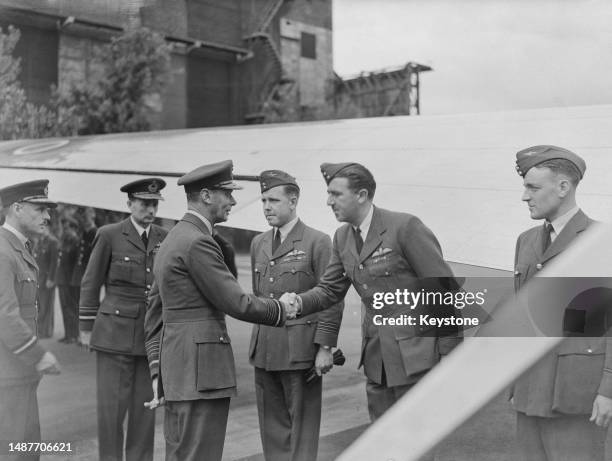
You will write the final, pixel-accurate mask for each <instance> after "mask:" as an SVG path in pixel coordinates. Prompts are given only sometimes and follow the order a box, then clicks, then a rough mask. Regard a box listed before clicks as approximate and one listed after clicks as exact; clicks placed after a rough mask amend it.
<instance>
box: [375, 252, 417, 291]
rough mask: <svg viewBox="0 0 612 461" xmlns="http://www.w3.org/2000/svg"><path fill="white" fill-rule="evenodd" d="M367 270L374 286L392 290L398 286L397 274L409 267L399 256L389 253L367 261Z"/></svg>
mask: <svg viewBox="0 0 612 461" xmlns="http://www.w3.org/2000/svg"><path fill="white" fill-rule="evenodd" d="M366 269H367V273H368V275H369V276H370V278H371V279H372V283H373V284H374V285H376V286H377V287H380V288H389V289H391V288H394V287H395V286H396V285H397V274H399V273H401V272H402V271H404V270H406V269H407V266H406V263H405V261H404V260H403V258H402V257H401V256H400V255H399V254H396V253H388V254H386V255H384V256H380V257H371V258H369V259H368V260H367V261H366Z"/></svg>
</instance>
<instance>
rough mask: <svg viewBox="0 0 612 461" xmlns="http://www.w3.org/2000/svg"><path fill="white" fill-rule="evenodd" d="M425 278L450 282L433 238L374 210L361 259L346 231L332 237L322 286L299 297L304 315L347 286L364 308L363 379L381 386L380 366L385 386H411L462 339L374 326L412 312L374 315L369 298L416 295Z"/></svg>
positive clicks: (418, 226) (405, 220)
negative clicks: (397, 292) (379, 318)
mask: <svg viewBox="0 0 612 461" xmlns="http://www.w3.org/2000/svg"><path fill="white" fill-rule="evenodd" d="M425 277H451V278H452V277H453V274H452V271H451V269H450V267H449V266H448V265H447V264H446V262H444V259H443V258H442V251H441V249H440V245H439V243H438V241H437V239H436V237H435V236H434V235H433V233H432V232H431V231H430V230H429V229H428V228H427V227H426V226H425V225H424V224H423V223H422V222H421V220H420V219H419V218H417V217H416V216H413V215H410V214H407V213H397V212H392V211H388V210H384V209H381V208H377V207H374V212H373V216H372V222H371V224H370V229H369V231H368V235H367V237H366V239H365V241H364V244H363V247H362V250H361V253H360V254H357V249H356V245H355V238H354V232H353V229H352V227H351V226H350V225H348V224H346V225H344V226H342V227H340V228H339V229H338V230H337V231H336V234H335V235H334V241H333V252H332V259H331V262H330V264H329V266H328V268H327V270H326V271H325V274H324V275H323V277H322V279H321V282H320V283H319V284H318V285H317V287H315V288H313V289H312V290H309V291H308V292H306V293H305V294H303V295H302V301H303V309H304V314H307V313H309V312H312V311H316V310H318V309H320V308H321V307H322V306H325V305H328V304H329V303H333V302H337V301H339V300H341V299H342V298H343V297H344V295H345V294H346V292H347V290H348V288H349V286H350V285H351V283H352V284H353V286H354V287H355V289H356V290H357V293H358V294H359V296H360V297H361V300H362V302H363V304H364V305H365V306H366V308H365V310H364V315H363V318H362V334H363V342H362V354H361V363H360V365H363V366H364V371H365V374H366V376H367V377H368V378H370V379H372V380H373V381H375V382H378V383H381V378H382V367H383V365H384V371H385V375H386V380H387V385H388V386H398V385H403V384H410V383H414V382H416V381H417V380H418V379H419V378H420V377H421V376H422V375H423V374H424V373H425V372H426V371H428V370H429V369H430V368H432V367H433V366H434V365H435V364H436V363H437V362H438V361H439V359H440V355H445V354H447V353H449V352H450V351H451V350H452V349H453V348H454V347H455V346H456V345H457V344H458V342H459V341H460V340H461V338H459V337H458V336H456V335H455V336H448V337H441V338H438V337H436V336H435V335H432V334H431V333H430V332H427V331H426V330H427V327H422V326H419V325H415V326H408V325H406V326H389V325H384V326H382V325H381V326H377V325H375V324H374V321H373V316H374V315H377V314H380V315H382V316H383V317H399V316H401V315H402V314H408V315H410V314H414V311H411V310H410V308H409V307H407V306H405V305H392V306H388V307H385V308H383V309H380V310H374V309H373V308H372V298H373V295H374V293H376V292H395V290H397V289H400V290H404V289H408V290H413V291H419V290H421V289H422V288H424V287H423V285H422V282H423V281H422V280H421V279H422V278H425Z"/></svg>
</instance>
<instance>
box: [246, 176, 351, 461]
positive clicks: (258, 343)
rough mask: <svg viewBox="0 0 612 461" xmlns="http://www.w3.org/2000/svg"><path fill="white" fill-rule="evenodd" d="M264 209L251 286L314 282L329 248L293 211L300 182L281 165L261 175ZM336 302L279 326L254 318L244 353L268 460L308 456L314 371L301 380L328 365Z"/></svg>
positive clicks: (277, 290)
mask: <svg viewBox="0 0 612 461" xmlns="http://www.w3.org/2000/svg"><path fill="white" fill-rule="evenodd" d="M260 185H261V202H262V205H263V212H264V216H265V217H266V220H267V221H268V224H269V225H270V226H272V229H271V230H269V231H268V232H264V233H263V234H260V235H258V236H257V237H255V238H254V239H253V241H252V242H251V269H252V276H253V293H254V294H256V295H257V296H264V297H269V296H273V297H278V296H280V295H282V294H283V293H285V292H296V293H300V292H302V291H306V290H308V289H310V288H312V287H313V286H315V285H316V284H317V282H318V281H319V279H320V278H321V275H323V272H324V271H325V268H326V267H327V265H328V264H329V260H330V256H331V248H332V245H331V239H330V238H329V236H328V235H327V234H324V233H323V232H320V231H318V230H315V229H313V228H312V227H308V226H306V225H305V224H304V223H303V222H302V221H301V220H300V219H299V218H298V216H297V204H298V200H299V196H300V188H299V187H298V185H297V183H296V181H295V178H294V177H292V176H290V175H289V174H287V173H285V172H284V171H278V170H268V171H264V172H262V173H261V175H260ZM343 307H344V306H343V303H342V302H340V303H338V304H336V305H334V306H333V307H332V308H331V309H328V310H326V311H324V312H320V313H318V314H312V315H308V316H304V317H301V318H300V319H296V320H290V321H288V322H287V324H286V325H285V327H284V328H273V327H270V326H266V325H255V326H254V327H253V333H252V336H251V346H250V348H249V358H250V361H251V364H252V365H254V366H255V389H256V393H257V411H258V413H259V429H260V434H261V440H262V445H263V452H264V457H265V458H266V460H268V461H275V460H292V461H314V460H316V458H317V449H318V442H319V428H320V423H321V387H322V386H321V384H322V380H321V379H316V380H315V381H314V382H311V383H307V382H306V376H307V375H306V372H307V371H308V370H309V369H310V368H312V367H313V366H315V368H316V370H317V371H318V373H319V374H321V373H325V372H326V371H328V370H329V369H330V368H331V367H332V365H333V358H332V351H331V349H332V348H333V347H335V346H336V343H337V340H338V331H339V329H340V322H341V320H342V309H343Z"/></svg>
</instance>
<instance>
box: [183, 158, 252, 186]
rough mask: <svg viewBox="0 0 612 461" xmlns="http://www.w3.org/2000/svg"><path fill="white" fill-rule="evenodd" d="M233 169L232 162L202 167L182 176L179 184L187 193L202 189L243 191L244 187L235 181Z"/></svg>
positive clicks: (226, 161)
mask: <svg viewBox="0 0 612 461" xmlns="http://www.w3.org/2000/svg"><path fill="white" fill-rule="evenodd" d="M233 168H234V164H233V163H232V161H231V160H224V161H222V162H217V163H211V164H209V165H202V166H201V167H198V168H196V169H195V170H193V171H190V172H189V173H187V174H185V175H183V176H181V177H180V178H179V180H178V182H177V184H178V185H179V186H185V192H198V191H201V190H202V189H229V190H234V189H242V186H240V185H238V184H237V183H235V182H234V181H233V179H234V176H233V175H232V170H233Z"/></svg>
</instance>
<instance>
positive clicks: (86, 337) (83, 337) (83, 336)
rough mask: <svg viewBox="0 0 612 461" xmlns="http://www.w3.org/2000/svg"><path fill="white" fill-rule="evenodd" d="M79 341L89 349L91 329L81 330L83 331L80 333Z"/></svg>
mask: <svg viewBox="0 0 612 461" xmlns="http://www.w3.org/2000/svg"><path fill="white" fill-rule="evenodd" d="M79 341H80V342H81V346H82V347H84V348H85V349H87V350H89V343H90V341H91V331H81V333H79Z"/></svg>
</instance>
